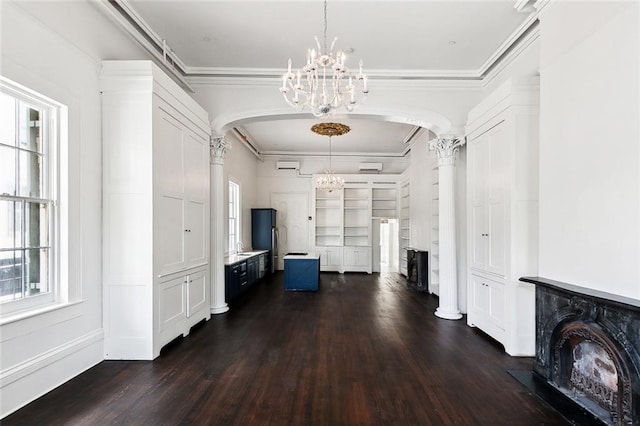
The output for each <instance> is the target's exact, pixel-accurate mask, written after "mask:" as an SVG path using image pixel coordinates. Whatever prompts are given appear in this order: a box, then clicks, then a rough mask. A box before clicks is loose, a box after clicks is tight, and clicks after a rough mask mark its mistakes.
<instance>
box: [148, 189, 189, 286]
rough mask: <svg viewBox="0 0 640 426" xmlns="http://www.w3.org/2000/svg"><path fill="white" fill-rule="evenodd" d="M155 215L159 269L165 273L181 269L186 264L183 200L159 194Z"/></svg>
mask: <svg viewBox="0 0 640 426" xmlns="http://www.w3.org/2000/svg"><path fill="white" fill-rule="evenodd" d="M156 207H157V209H158V210H159V211H158V212H157V213H156V214H155V216H156V218H157V219H156V220H157V223H158V227H157V235H156V237H157V240H158V244H157V246H156V250H157V254H158V260H159V270H160V273H161V274H166V273H170V272H174V271H177V270H180V269H183V268H184V267H185V264H186V256H185V237H186V234H187V232H186V227H185V222H184V201H183V200H182V199H181V198H175V197H173V196H169V195H160V196H159V197H158V201H157V204H156Z"/></svg>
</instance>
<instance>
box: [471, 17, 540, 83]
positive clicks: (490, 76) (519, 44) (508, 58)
mask: <svg viewBox="0 0 640 426" xmlns="http://www.w3.org/2000/svg"><path fill="white" fill-rule="evenodd" d="M538 38H540V25H539V21H537V20H536V22H535V25H533V26H531V27H530V28H529V31H528V32H527V33H525V34H524V35H523V36H522V37H521V38H520V39H519V40H517V41H516V42H515V43H514V44H513V45H512V46H511V48H510V50H509V51H508V52H506V54H505V55H504V56H503V57H502V58H501V60H500V61H499V62H497V63H496V66H494V67H493V68H491V69H490V70H489V71H488V72H487V74H486V75H485V77H484V79H483V80H482V87H486V86H488V85H489V84H491V82H493V80H494V79H495V78H496V77H497V76H498V75H500V73H501V72H502V71H503V70H504V69H505V68H506V67H507V66H509V64H511V62H513V61H514V60H515V59H516V58H517V57H518V56H520V54H521V53H523V52H524V51H526V50H527V48H528V47H529V46H530V45H531V44H532V43H534V42H535V41H536V40H538Z"/></svg>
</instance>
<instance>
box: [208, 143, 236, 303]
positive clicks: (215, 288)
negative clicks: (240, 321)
mask: <svg viewBox="0 0 640 426" xmlns="http://www.w3.org/2000/svg"><path fill="white" fill-rule="evenodd" d="M229 148H231V144H229V143H228V142H227V141H226V140H225V139H224V137H223V136H214V137H212V138H211V142H210V144H209V154H210V157H211V220H212V226H211V234H212V235H211V280H210V282H211V313H212V314H223V313H225V312H227V311H228V310H229V306H227V303H226V302H225V300H224V299H225V298H224V288H225V286H224V222H225V214H224V207H225V204H224V169H223V166H224V156H225V154H226V153H227V150H228V149H229Z"/></svg>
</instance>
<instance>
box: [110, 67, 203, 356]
mask: <svg viewBox="0 0 640 426" xmlns="http://www.w3.org/2000/svg"><path fill="white" fill-rule="evenodd" d="M100 81H101V91H102V118H103V120H102V127H103V129H102V143H103V256H104V262H103V264H104V267H103V283H104V286H103V291H104V332H105V337H104V356H105V359H141V360H151V359H154V358H156V357H157V356H158V355H159V354H160V349H161V348H162V346H164V345H165V344H167V343H168V342H170V341H171V340H173V339H175V338H176V337H178V336H180V335H187V334H188V333H189V330H190V328H191V327H192V326H193V325H194V324H196V323H198V322H200V321H202V320H205V319H209V318H210V313H209V305H210V304H209V299H210V294H209V293H210V286H209V241H210V237H209V185H210V183H209V148H208V145H209V136H210V127H209V124H208V122H209V120H208V117H207V113H206V112H205V111H204V110H203V109H202V108H201V107H200V106H199V105H198V104H197V103H196V102H195V101H194V100H193V99H192V98H191V97H189V96H188V95H187V94H186V93H185V92H184V91H183V90H182V89H181V88H180V87H179V86H178V85H177V84H176V83H175V82H174V81H173V80H171V79H170V78H169V77H168V76H167V75H166V74H164V73H163V72H162V71H161V70H160V69H159V68H158V67H157V66H155V65H154V64H153V63H152V62H150V61H105V62H103V63H102V72H101V76H100Z"/></svg>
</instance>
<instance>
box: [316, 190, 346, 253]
mask: <svg viewBox="0 0 640 426" xmlns="http://www.w3.org/2000/svg"><path fill="white" fill-rule="evenodd" d="M315 202H316V246H340V245H342V215H341V213H342V191H332V192H329V191H323V190H316V197H315Z"/></svg>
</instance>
